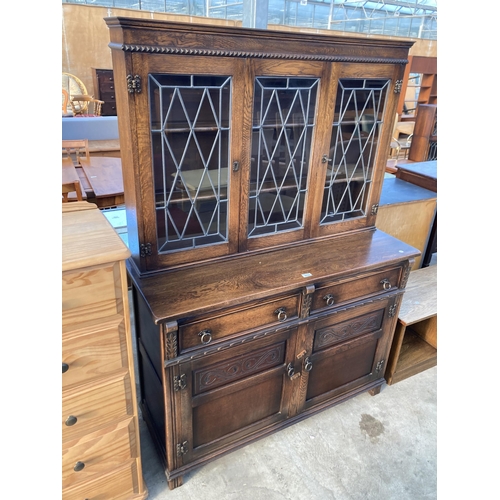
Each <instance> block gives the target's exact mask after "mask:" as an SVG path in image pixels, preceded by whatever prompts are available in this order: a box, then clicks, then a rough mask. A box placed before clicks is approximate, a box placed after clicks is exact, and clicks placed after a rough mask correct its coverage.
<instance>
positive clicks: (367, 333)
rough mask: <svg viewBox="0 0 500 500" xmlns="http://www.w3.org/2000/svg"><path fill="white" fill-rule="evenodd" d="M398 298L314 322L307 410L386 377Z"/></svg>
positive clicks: (371, 303) (306, 397) (359, 307)
mask: <svg viewBox="0 0 500 500" xmlns="http://www.w3.org/2000/svg"><path fill="white" fill-rule="evenodd" d="M397 300H398V296H396V297H394V296H393V297H392V298H386V299H383V300H380V299H379V300H375V301H373V302H370V303H367V304H365V305H360V306H358V307H356V308H354V309H346V310H345V311H341V312H339V313H337V314H334V315H331V316H329V317H327V318H325V319H321V320H318V321H316V322H315V323H313V324H312V325H311V326H310V328H311V329H312V330H313V331H312V332H311V341H312V345H311V347H310V349H309V350H308V352H311V354H310V355H309V356H308V357H307V360H306V367H307V368H306V373H307V376H308V381H307V391H306V394H305V401H304V408H306V409H307V408H310V407H312V406H316V405H321V404H322V403H328V402H329V401H330V400H332V399H333V398H336V397H340V396H342V395H343V394H346V393H348V392H351V391H355V390H356V388H358V387H362V386H364V385H367V384H369V383H370V382H374V381H376V380H377V379H380V378H382V377H383V375H384V371H385V365H386V362H387V355H388V350H389V348H390V342H391V340H392V332H393V328H392V324H393V322H394V321H395V319H396V314H395V312H396V307H397Z"/></svg>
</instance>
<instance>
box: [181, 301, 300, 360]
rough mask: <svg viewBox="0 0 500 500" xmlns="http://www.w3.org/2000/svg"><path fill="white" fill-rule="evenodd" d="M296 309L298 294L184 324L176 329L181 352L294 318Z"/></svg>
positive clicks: (297, 306)
mask: <svg viewBox="0 0 500 500" xmlns="http://www.w3.org/2000/svg"><path fill="white" fill-rule="evenodd" d="M298 308H299V295H296V296H291V297H283V298H280V299H276V300H272V301H269V302H265V303H259V304H257V305H253V306H251V307H247V308H245V309H241V308H240V309H233V310H232V311H230V312H228V313H226V314H224V315H220V316H207V317H206V318H203V319H199V320H197V321H193V322H190V323H187V324H185V325H183V326H181V327H180V328H179V339H180V346H181V351H184V350H186V349H192V348H195V347H200V346H201V347H203V346H204V345H206V344H210V343H214V342H216V341H218V340H224V339H225V338H227V337H230V336H231V335H236V334H242V333H245V332H248V331H249V330H253V329H255V328H265V327H271V326H273V325H279V324H281V323H284V322H286V321H289V320H291V319H296V318H297V316H298Z"/></svg>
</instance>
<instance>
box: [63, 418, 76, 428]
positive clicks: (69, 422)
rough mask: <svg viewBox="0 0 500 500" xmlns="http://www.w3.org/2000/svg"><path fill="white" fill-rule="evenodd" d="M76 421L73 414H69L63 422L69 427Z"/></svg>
mask: <svg viewBox="0 0 500 500" xmlns="http://www.w3.org/2000/svg"><path fill="white" fill-rule="evenodd" d="M77 422H78V419H77V418H76V417H75V416H73V415H70V416H69V417H68V418H67V419H66V422H64V423H65V424H66V425H67V426H68V427H71V426H72V425H75V424H76V423H77Z"/></svg>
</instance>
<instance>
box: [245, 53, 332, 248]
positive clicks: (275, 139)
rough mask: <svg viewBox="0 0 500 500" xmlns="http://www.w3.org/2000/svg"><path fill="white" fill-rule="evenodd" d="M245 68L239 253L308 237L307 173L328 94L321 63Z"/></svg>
mask: <svg viewBox="0 0 500 500" xmlns="http://www.w3.org/2000/svg"><path fill="white" fill-rule="evenodd" d="M250 67H251V71H250V73H251V78H250V79H249V83H248V86H249V88H248V89H247V92H248V93H250V95H251V96H252V117H251V123H250V124H249V125H250V127H251V128H250V127H249V128H250V130H249V131H248V134H247V137H246V140H249V141H250V144H249V147H248V148H247V150H249V152H250V159H249V164H248V168H247V169H245V172H244V173H243V177H242V184H243V185H244V189H243V190H242V193H243V196H242V198H241V206H242V217H241V228H240V251H244V250H253V249H258V248H264V247H267V246H272V245H276V244H283V243H291V242H293V241H299V240H302V239H304V238H305V237H306V235H308V233H309V216H308V213H307V210H306V206H307V197H308V193H309V187H310V173H311V170H312V169H313V167H314V165H317V164H318V162H319V161H320V160H319V157H317V156H318V155H317V148H315V147H313V145H314V144H315V141H316V140H317V128H318V121H319V120H320V118H319V116H320V115H319V113H318V111H319V110H320V109H322V108H321V99H322V97H321V96H322V95H326V92H327V85H326V84H325V82H324V73H325V71H326V69H327V65H325V64H324V63H320V62H305V61H301V62H296V61H294V62H293V63H291V62H289V61H273V60H265V61H252V62H251V63H250ZM323 99H324V97H323ZM245 215H246V216H245Z"/></svg>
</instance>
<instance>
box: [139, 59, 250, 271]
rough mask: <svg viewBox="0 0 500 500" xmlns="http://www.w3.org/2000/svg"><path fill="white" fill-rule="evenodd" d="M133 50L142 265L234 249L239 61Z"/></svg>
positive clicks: (204, 256) (149, 266)
mask: <svg viewBox="0 0 500 500" xmlns="http://www.w3.org/2000/svg"><path fill="white" fill-rule="evenodd" d="M134 57H136V59H137V62H136V63H135V64H134V70H135V67H139V68H140V70H141V71H140V72H139V74H140V75H142V76H141V78H142V81H143V86H144V89H143V91H142V92H141V93H138V94H135V96H134V99H135V116H136V120H137V130H138V133H140V134H141V141H139V143H138V146H139V155H138V158H137V162H138V165H139V168H138V171H139V172H141V175H142V182H141V183H139V184H140V187H139V189H140V193H139V196H140V198H141V203H142V205H143V211H142V212H143V214H144V220H138V224H140V225H142V226H141V228H140V229H139V239H140V240H141V243H142V244H143V245H144V247H142V249H143V250H144V251H143V252H142V255H141V257H142V258H143V259H144V260H145V262H146V267H147V269H148V270H152V269H156V268H160V267H161V268H165V267H169V266H174V265H178V264H184V263H187V262H192V261H196V260H201V259H207V258H213V257H218V256H222V255H227V254H230V253H233V252H234V251H236V249H237V237H238V220H239V215H238V201H239V180H238V167H237V166H238V165H239V162H240V161H241V135H242V132H241V126H242V125H241V122H242V118H241V112H242V111H241V108H242V99H241V97H238V96H240V95H241V92H242V90H241V87H242V84H243V80H242V75H243V73H242V68H243V62H242V61H239V60H231V61H227V60H214V59H212V58H211V59H210V60H209V61H207V60H206V59H204V58H196V57H194V58H189V59H184V58H179V57H176V56H171V57H165V56H159V57H157V58H154V57H148V58H145V57H143V56H134ZM144 131H148V133H147V134H144V133H143V132H144ZM144 173H147V174H144ZM144 175H146V176H147V177H146V178H144Z"/></svg>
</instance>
